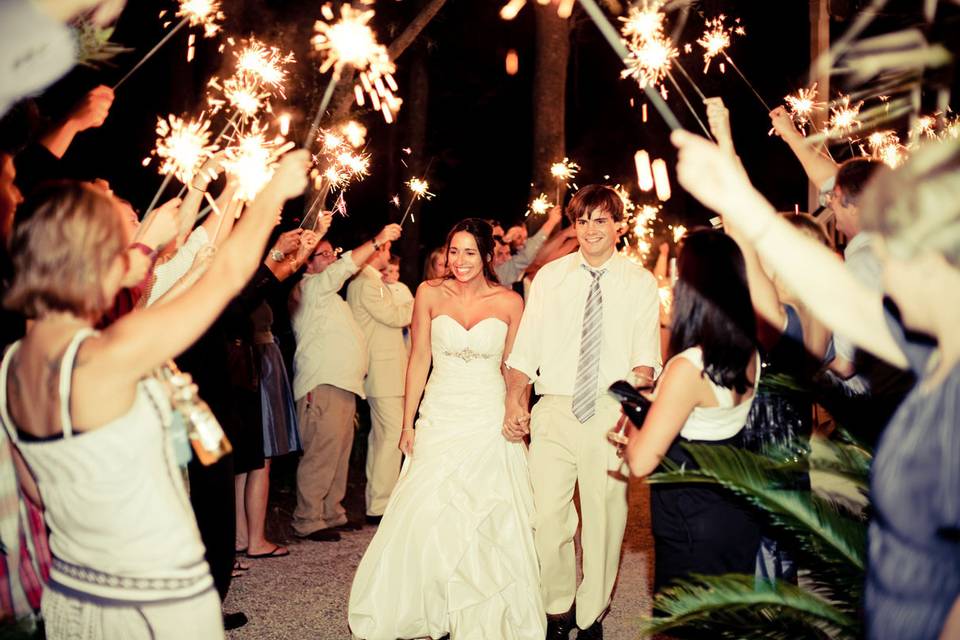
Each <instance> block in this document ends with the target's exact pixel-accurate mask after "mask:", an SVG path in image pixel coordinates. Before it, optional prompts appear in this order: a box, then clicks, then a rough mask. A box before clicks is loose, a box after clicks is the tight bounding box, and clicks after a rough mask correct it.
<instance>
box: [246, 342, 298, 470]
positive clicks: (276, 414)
mask: <svg viewBox="0 0 960 640" xmlns="http://www.w3.org/2000/svg"><path fill="white" fill-rule="evenodd" d="M256 350H257V354H258V355H259V356H260V412H261V415H262V422H263V455H264V456H265V457H267V458H274V457H277V456H283V455H286V454H288V453H295V452H297V451H300V450H301V449H302V448H303V446H302V445H301V443H300V429H299V427H298V425H297V410H296V406H295V405H294V403H293V393H292V392H291V390H290V380H289V378H287V370H286V368H285V367H284V365H283V356H282V355H281V353H280V347H278V346H277V343H276V341H275V340H274V341H272V342H263V343H261V342H260V341H257V344H256Z"/></svg>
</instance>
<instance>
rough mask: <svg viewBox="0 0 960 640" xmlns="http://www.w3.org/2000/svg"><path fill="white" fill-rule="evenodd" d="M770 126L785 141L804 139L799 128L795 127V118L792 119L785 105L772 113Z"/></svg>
mask: <svg viewBox="0 0 960 640" xmlns="http://www.w3.org/2000/svg"><path fill="white" fill-rule="evenodd" d="M770 124H771V126H772V127H773V132H774V133H776V134H777V135H778V136H780V137H781V138H783V139H784V140H787V139H795V138H798V137H799V138H802V137H803V135H802V134H801V133H800V131H798V130H797V127H796V126H794V124H793V118H791V117H790V114H789V113H788V112H787V108H786V107H785V106H783V105H780V106H779V107H777V108H776V109H774V110H773V111H771V112H770Z"/></svg>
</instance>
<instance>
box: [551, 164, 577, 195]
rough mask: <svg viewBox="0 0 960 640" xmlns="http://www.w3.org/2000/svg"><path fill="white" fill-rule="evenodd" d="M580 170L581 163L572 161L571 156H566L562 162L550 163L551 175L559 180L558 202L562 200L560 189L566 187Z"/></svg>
mask: <svg viewBox="0 0 960 640" xmlns="http://www.w3.org/2000/svg"><path fill="white" fill-rule="evenodd" d="M579 170H580V165H578V164H577V163H576V162H571V160H570V158H564V159H563V160H561V161H560V162H554V163H553V164H552V165H550V175H552V176H553V179H554V180H556V181H557V202H558V203H559V202H560V189H561V188H563V187H566V186H567V184H568V183H569V182H570V180H571V179H573V178H574V177H575V176H576V175H577V172H578V171H579Z"/></svg>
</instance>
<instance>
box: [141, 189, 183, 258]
mask: <svg viewBox="0 0 960 640" xmlns="http://www.w3.org/2000/svg"><path fill="white" fill-rule="evenodd" d="M179 231H180V198H173V199H172V200H168V201H166V202H164V203H163V204H162V205H160V206H159V207H157V208H156V209H154V210H153V211H151V212H150V213H148V214H147V215H146V216H144V219H143V221H142V222H141V223H140V226H139V227H137V232H136V234H134V237H133V242H140V243H142V244H145V245H147V246H148V247H150V248H151V249H155V250H157V251H159V250H160V249H161V248H163V247H165V246H166V245H167V244H168V243H169V242H170V241H171V240H173V239H174V238H175V237H177V234H178V233H179Z"/></svg>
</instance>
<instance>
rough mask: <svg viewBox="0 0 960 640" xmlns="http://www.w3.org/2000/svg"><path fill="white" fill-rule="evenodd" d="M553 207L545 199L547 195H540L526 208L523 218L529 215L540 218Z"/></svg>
mask: <svg viewBox="0 0 960 640" xmlns="http://www.w3.org/2000/svg"><path fill="white" fill-rule="evenodd" d="M554 206H555V205H554V204H553V203H552V202H550V200H549V199H548V198H547V194H545V193H541V194H540V195H539V196H537V197H536V198H534V199H533V201H531V202H530V206H529V207H528V208H527V213H526V214H524V217H527V216H529V215H530V214H531V213H532V214H533V215H535V216H542V215H543V214H545V213H546V212H547V211H549V210H550V209H552V208H553V207H554Z"/></svg>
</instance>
